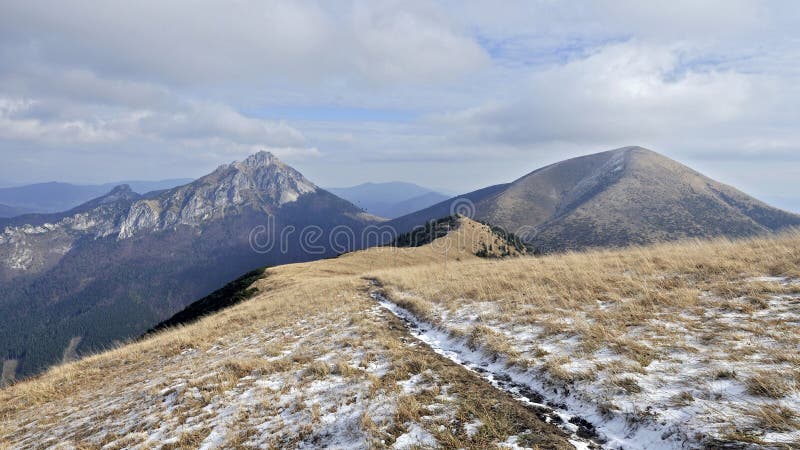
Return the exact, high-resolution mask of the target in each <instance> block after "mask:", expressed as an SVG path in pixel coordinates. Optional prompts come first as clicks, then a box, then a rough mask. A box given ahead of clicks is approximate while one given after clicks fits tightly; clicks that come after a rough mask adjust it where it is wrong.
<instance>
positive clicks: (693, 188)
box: [389, 146, 800, 252]
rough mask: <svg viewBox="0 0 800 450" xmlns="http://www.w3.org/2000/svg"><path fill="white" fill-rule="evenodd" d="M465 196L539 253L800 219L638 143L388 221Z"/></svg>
mask: <svg viewBox="0 0 800 450" xmlns="http://www.w3.org/2000/svg"><path fill="white" fill-rule="evenodd" d="M459 200H462V201H463V200H468V201H469V202H471V204H470V205H469V208H471V209H472V211H471V212H472V213H473V215H472V216H471V217H473V218H475V219H478V220H481V221H485V222H488V223H492V224H493V225H497V226H500V227H502V228H504V229H506V230H507V231H509V232H512V233H514V234H516V235H518V236H523V237H524V238H525V239H526V241H527V242H528V243H530V244H532V245H533V246H534V247H535V248H537V250H538V251H540V252H541V251H545V252H548V251H561V250H581V249H585V248H588V247H602V246H624V245H631V244H647V243H652V242H658V241H666V240H676V239H683V238H697V237H699V238H705V237H715V236H728V237H740V236H752V235H755V234H760V233H768V232H775V231H779V230H781V229H784V228H787V227H790V226H800V216H797V215H794V214H791V213H788V212H785V211H781V210H778V209H777V208H773V207H771V206H769V205H766V204H764V203H763V202H760V201H758V200H756V199H754V198H752V197H750V196H748V195H746V194H744V193H742V192H740V191H738V190H736V189H735V188H732V187H730V186H727V185H724V184H722V183H719V182H717V181H715V180H712V179H710V178H708V177H706V176H704V175H702V174H700V173H699V172H697V171H695V170H693V169H691V168H689V167H687V166H685V165H683V164H680V163H678V162H676V161H674V160H671V159H669V158H667V157H665V156H663V155H661V154H659V153H656V152H654V151H652V150H649V149H646V148H643V147H637V146H631V147H622V148H619V149H614V150H609V151H606V152H601V153H595V154H591V155H585V156H579V157H576V158H571V159H568V160H564V161H561V162H558V163H554V164H550V165H548V166H545V167H542V168H539V169H537V170H534V171H533V172H530V173H528V174H526V175H524V176H522V177H520V178H518V179H516V180H515V181H513V182H511V183H508V184H504V185H496V186H492V187H489V188H484V189H481V190H478V191H473V192H470V193H467V194H465V195H463V196H459V197H455V198H453V199H450V200H448V201H445V202H441V203H439V204H437V205H434V206H432V207H430V208H428V209H426V210H422V211H419V212H416V213H412V214H410V215H408V216H404V217H401V218H398V219H395V220H394V221H391V222H389V225H392V226H395V227H397V229H398V230H399V231H400V232H402V231H406V230H408V229H410V227H414V226H418V225H419V224H422V223H424V222H425V221H427V220H432V219H436V218H438V217H441V216H443V215H446V214H449V213H451V212H452V211H450V209H452V208H451V207H452V206H453V205H454V204H456V203H458V202H459ZM712 212H713V213H712Z"/></svg>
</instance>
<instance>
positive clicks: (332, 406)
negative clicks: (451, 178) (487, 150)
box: [0, 219, 800, 449]
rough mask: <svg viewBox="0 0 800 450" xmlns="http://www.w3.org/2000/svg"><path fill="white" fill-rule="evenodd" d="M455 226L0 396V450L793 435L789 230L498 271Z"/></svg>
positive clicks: (517, 263) (795, 263)
mask: <svg viewBox="0 0 800 450" xmlns="http://www.w3.org/2000/svg"><path fill="white" fill-rule="evenodd" d="M459 223H460V226H458V227H456V229H455V230H454V231H451V232H450V234H448V235H447V236H446V237H442V238H439V239H437V240H435V241H433V242H432V243H430V244H427V245H424V246H421V247H412V248H392V247H383V248H375V249H370V250H366V251H361V252H357V253H352V254H348V255H344V256H341V257H339V258H335V259H329V260H323V261H317V262H312V263H304V264H294V265H286V266H279V267H274V268H270V269H268V270H267V271H266V272H265V273H264V277H263V278H262V279H260V280H258V281H256V283H255V284H254V287H257V288H258V289H259V292H258V294H257V295H256V296H254V297H253V298H251V299H250V300H247V301H245V302H243V303H240V304H238V305H237V306H234V307H232V308H230V309H227V310H224V311H222V312H220V313H217V314H215V315H213V316H210V317H207V318H205V319H202V320H201V321H199V322H197V323H195V324H192V325H188V326H185V327H182V328H178V329H172V330H167V331H164V332H161V333H159V334H156V335H154V336H152V337H149V338H147V339H144V340H141V341H139V342H135V343H131V344H128V345H125V346H121V347H119V348H116V349H113V350H110V351H108V352H105V353H102V354H99V355H96V356H92V357H89V358H85V359H83V360H80V361H76V362H73V363H69V364H66V365H62V366H58V367H55V368H52V369H50V370H49V371H48V372H46V373H45V374H44V375H42V376H40V377H38V378H36V379H33V380H29V381H24V382H20V383H18V384H15V385H13V386H11V387H9V388H6V389H4V390H2V391H0V419H1V420H0V436H2V438H0V442H2V443H3V444H4V445H6V447H7V448H28V447H30V448H38V447H47V446H52V445H56V444H60V445H61V446H62V447H63V448H75V447H77V448H162V449H168V448H187V449H188V448H207V449H208V448H253V447H270V446H271V447H275V448H285V447H289V448H316V447H322V446H329V447H338V448H351V447H372V448H384V447H389V448H391V447H393V448H420V447H421V448H430V447H444V448H492V447H498V446H499V447H507V448H520V447H522V448H526V447H527V448H572V447H578V448H592V447H594V446H598V445H602V446H604V447H608V448H615V446H617V445H624V446H625V448H680V447H681V446H684V445H690V446H703V445H705V446H712V445H718V446H721V445H728V444H731V445H732V444H734V443H736V444H740V445H745V446H746V445H757V444H762V443H770V444H772V445H773V446H776V447H781V446H782V447H785V448H789V447H790V446H791V445H793V444H792V443H796V442H798V441H799V440H800V423H799V422H798V421H800V417H798V412H797V411H798V410H800V393H799V392H798V387H800V359H798V353H797V349H798V348H799V347H800V330H798V327H800V234H785V235H782V236H780V237H774V238H762V239H752V240H746V241H738V242H730V241H714V242H685V243H680V244H670V245H661V246H655V247H646V248H631V249H625V250H619V251H597V252H591V253H574V254H563V255H552V256H546V257H533V256H511V257H506V258H503V259H498V258H494V257H491V256H492V255H491V254H489V255H487V256H489V257H484V258H481V257H478V256H476V253H481V250H484V249H492V251H493V252H494V251H495V250H499V249H500V248H501V247H502V246H503V245H504V242H503V240H502V239H500V238H499V237H498V236H496V235H493V234H492V233H491V232H490V230H489V229H488V227H486V226H483V225H480V224H477V223H475V222H471V221H469V220H466V219H459ZM484 253H485V252H484ZM494 253H495V254H500V253H499V252H494ZM482 254H483V253H482ZM398 317H399V318H398ZM1 446H2V445H0V447H1ZM415 446H416V447H415Z"/></svg>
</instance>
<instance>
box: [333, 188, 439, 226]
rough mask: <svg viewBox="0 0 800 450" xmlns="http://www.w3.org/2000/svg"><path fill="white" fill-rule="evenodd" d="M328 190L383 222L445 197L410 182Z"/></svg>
mask: <svg viewBox="0 0 800 450" xmlns="http://www.w3.org/2000/svg"><path fill="white" fill-rule="evenodd" d="M328 191H330V192H332V193H333V194H336V195H338V196H339V197H342V198H343V199H345V200H348V201H350V202H351V203H353V204H354V205H356V206H358V207H360V208H362V209H364V210H365V211H366V212H368V213H370V214H374V215H376V216H379V217H385V218H387V219H394V218H396V217H400V216H404V215H406V214H410V213H412V212H414V211H419V210H420V209H423V208H427V207H429V206H431V205H435V204H436V203H439V202H441V201H443V200H447V198H448V196H447V195H444V194H441V193H439V192H436V191H434V190H432V189H428V188H425V187H422V186H418V185H416V184H413V183H404V182H400V181H394V182H389V183H364V184H359V185H358V186H353V187H347V188H328Z"/></svg>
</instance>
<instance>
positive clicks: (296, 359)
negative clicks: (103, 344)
mask: <svg viewBox="0 0 800 450" xmlns="http://www.w3.org/2000/svg"><path fill="white" fill-rule="evenodd" d="M352 301H353V302H358V300H356V299H353V300H352ZM361 303H363V305H364V307H363V309H360V310H359V309H358V308H357V307H354V308H353V309H354V311H355V314H353V311H342V310H341V309H340V310H337V309H336V308H334V310H333V311H332V312H330V311H329V312H316V311H315V312H311V313H309V314H308V315H307V316H306V317H305V318H304V319H302V320H299V321H298V322H297V323H296V324H293V325H288V326H286V325H284V326H262V327H260V328H256V329H254V330H250V329H248V330H247V331H246V332H241V330H236V329H234V328H233V327H231V328H230V329H231V333H229V334H223V335H222V336H221V337H220V338H219V339H217V340H215V341H212V342H210V345H207V346H191V345H190V346H189V348H186V349H183V350H182V351H178V352H175V354H173V355H163V356H162V357H160V358H158V359H149V358H148V359H146V360H144V361H143V363H144V364H143V365H140V364H139V363H138V362H137V363H133V362H132V361H133V360H134V359H135V358H136V357H134V356H131V361H126V360H120V361H117V362H115V363H113V364H112V366H111V367H113V370H112V372H111V373H109V374H108V377H107V379H106V380H105V382H103V383H102V384H101V386H99V387H95V386H87V388H86V389H80V390H78V391H77V392H76V393H75V394H73V395H69V396H67V397H66V399H64V400H58V401H52V402H47V403H44V404H42V405H38V406H36V407H32V408H24V409H20V410H19V411H17V412H16V413H15V414H10V415H9V416H8V418H7V419H8V420H7V421H6V422H5V423H3V424H0V425H2V426H0V448H4V447H3V444H6V445H8V448H13V449H16V448H57V449H73V448H102V449H122V448H125V449H176V448H199V449H203V450H211V449H217V448H308V449H315V448H339V449H351V448H394V449H409V450H410V449H417V448H440V447H442V446H447V445H448V444H446V443H447V442H449V443H450V445H453V444H454V443H456V442H460V443H461V444H459V445H458V446H459V447H464V448H487V447H496V446H497V445H498V444H501V443H511V442H517V443H519V444H520V445H523V444H524V443H526V442H528V443H531V442H536V439H540V438H543V439H545V440H544V441H543V442H555V443H556V444H557V445H546V447H547V448H568V444H567V441H566V440H565V439H564V438H563V437H561V436H558V433H557V430H555V429H553V430H549V431H548V433H550V434H548V435H546V436H544V437H542V436H541V435H539V436H538V437H537V436H533V435H526V434H525V433H524V431H525V430H516V431H515V427H516V428H519V425H521V424H524V423H525V422H524V421H521V420H517V419H515V418H514V417H513V416H512V417H504V416H503V415H504V414H505V411H507V408H506V407H503V406H502V405H503V402H507V403H508V404H513V400H511V399H503V398H502V396H501V397H498V398H493V397H492V395H488V396H486V395H484V396H478V397H479V398H480V399H481V401H486V404H480V403H476V402H475V400H474V397H476V394H474V392H475V389H476V386H475V385H474V384H473V383H475V382H476V380H477V379H474V380H473V379H471V377H464V376H462V375H457V374H458V373H460V371H461V369H460V368H458V366H455V365H452V364H449V365H448V363H446V362H445V361H444V360H441V359H440V358H438V357H437V356H436V355H435V354H434V353H433V352H430V351H429V350H427V349H424V348H422V347H420V343H419V342H418V341H416V340H414V339H408V338H407V336H408V333H407V332H406V331H405V329H404V328H403V327H402V326H398V325H390V323H392V322H393V321H394V322H396V319H394V317H393V316H392V314H391V313H390V312H388V311H386V310H385V309H383V308H381V307H380V306H378V305H376V304H374V303H373V302H372V301H371V300H368V297H366V296H364V298H363V299H362V300H361ZM349 306H350V307H353V306H352V305H349ZM355 306H358V304H356V305H355ZM265 322H267V323H268V322H269V320H268V319H267V320H265ZM234 323H235V322H234ZM248 327H249V326H248ZM426 355H427V356H426ZM129 364H130V366H128V367H127V368H126V365H129ZM453 371H455V372H453ZM454 373H455V374H456V375H454ZM482 389H485V390H489V391H491V390H492V388H491V387H489V386H486V387H484V388H482ZM464 393H466V395H464ZM470 396H472V397H470ZM487 405H488V406H487ZM490 406H491V407H493V408H497V410H496V411H493V410H492V409H490ZM521 409H522V410H523V411H524V408H521ZM528 414H529V413H528ZM530 419H531V420H533V421H536V422H538V419H536V418H535V415H533V414H530ZM5 420H6V418H4V421H5ZM486 424H488V426H490V427H496V429H495V428H487V427H486ZM498 424H500V425H498ZM509 424H510V426H509ZM543 427H547V425H543ZM503 430H507V431H503ZM540 430H541V428H540ZM537 433H541V431H537ZM548 436H553V437H552V438H551V437H548ZM531 438H535V439H531ZM546 439H552V440H551V441H547V440H546ZM464 443H466V444H467V445H463V444H464ZM561 443H563V444H561ZM528 446H529V447H531V445H528Z"/></svg>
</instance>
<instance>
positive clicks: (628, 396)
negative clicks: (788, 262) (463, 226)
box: [383, 277, 800, 449]
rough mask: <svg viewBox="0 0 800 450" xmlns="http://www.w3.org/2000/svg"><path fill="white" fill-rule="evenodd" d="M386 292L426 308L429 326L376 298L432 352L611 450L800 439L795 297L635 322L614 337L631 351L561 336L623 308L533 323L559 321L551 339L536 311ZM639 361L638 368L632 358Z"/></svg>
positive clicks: (799, 307)
mask: <svg viewBox="0 0 800 450" xmlns="http://www.w3.org/2000/svg"><path fill="white" fill-rule="evenodd" d="M745 282H748V283H779V284H781V285H782V286H784V287H786V286H793V285H796V284H797V283H798V281H797V280H789V279H784V278H779V277H769V278H767V277H761V278H754V279H748V280H745ZM390 294H391V295H390V298H394V299H401V301H400V302H399V303H401V304H402V303H408V300H409V299H412V300H413V303H414V304H417V305H419V304H423V305H425V308H426V311H427V313H428V317H429V320H431V319H430V318H432V320H431V322H433V323H435V325H431V324H430V323H426V322H425V321H424V320H423V319H422V318H421V317H415V316H414V315H413V314H412V313H411V312H409V311H408V310H405V309H403V308H401V307H399V306H397V305H396V304H394V303H391V302H383V304H384V305H385V306H387V307H389V308H390V309H391V310H392V311H393V312H394V313H396V314H398V315H399V316H402V317H404V318H406V319H407V320H410V321H412V322H413V323H416V324H417V325H418V326H419V328H420V329H421V330H422V332H421V333H420V334H421V336H420V338H421V339H423V340H424V341H426V342H427V343H428V344H429V345H431V346H432V347H433V348H434V349H436V350H437V351H439V352H441V353H442V354H444V355H446V356H448V357H450V358H451V359H453V360H454V361H457V362H460V363H464V364H466V365H467V366H472V367H483V368H485V369H487V370H489V371H490V373H491V374H497V373H501V374H504V375H506V376H508V377H510V378H511V379H513V381H514V382H515V383H519V384H522V385H525V386H528V387H530V388H531V389H533V390H535V391H536V392H538V393H541V394H543V396H544V398H545V399H546V400H549V403H550V404H551V405H553V404H555V405H559V406H560V407H561V408H562V409H561V411H563V412H564V413H565V414H566V415H575V416H579V417H581V418H584V419H586V420H588V421H589V422H590V423H591V424H592V425H594V426H596V428H597V431H598V433H599V434H600V435H601V436H602V438H604V439H605V440H606V443H605V445H604V446H606V447H608V448H618V447H619V448H626V449H637V448H638V449H659V448H666V449H674V448H685V446H687V445H690V446H697V445H713V444H714V443H721V442H731V441H738V442H740V443H742V442H750V443H751V444H752V445H772V446H781V445H783V446H787V445H798V444H799V443H800V422H798V420H800V390H799V388H800V367H798V351H800V349H798V347H797V346H796V342H797V339H798V337H800V294H782V295H773V296H771V297H770V298H769V299H768V300H765V301H764V302H763V303H762V304H760V305H759V307H758V308H755V309H754V308H752V307H750V305H748V303H749V302H750V300H749V299H747V298H744V297H742V298H739V299H736V300H733V301H731V302H728V303H726V304H725V307H724V308H723V307H720V308H707V309H705V310H704V313H703V314H700V315H698V314H696V313H695V312H693V311H692V312H690V311H686V312H683V313H680V314H674V315H672V316H670V315H667V314H664V315H659V317H657V318H654V319H653V320H650V321H649V322H647V323H637V324H631V326H629V327H628V329H627V330H626V332H625V335H624V336H622V339H616V340H615V341H616V342H619V341H620V340H622V341H623V342H630V345H632V346H634V350H635V351H620V349H618V348H613V347H610V346H603V345H600V346H598V347H597V348H591V349H587V348H586V343H585V342H584V339H583V337H582V336H581V335H579V334H577V333H574V332H570V331H569V329H570V328H573V327H574V328H578V327H585V326H586V324H591V323H592V322H593V320H594V318H593V315H594V314H597V313H598V312H599V311H600V312H605V311H608V310H609V309H613V308H616V307H618V306H619V303H603V302H600V301H598V302H597V305H596V308H587V309H585V310H583V311H569V312H565V313H564V314H562V315H560V317H539V318H540V319H541V320H542V321H543V322H544V321H548V320H550V321H553V320H558V321H560V322H562V323H563V324H564V325H565V327H564V331H563V332H558V333H554V332H552V330H546V327H543V326H539V325H537V324H535V323H530V320H529V318H530V317H531V316H536V312H535V311H517V313H518V314H516V315H509V314H507V313H503V312H501V311H499V309H498V308H499V306H498V304H496V303H492V302H487V301H479V300H471V299H467V298H461V299H459V300H458V301H457V302H456V303H457V304H458V307H455V308H454V307H453V305H452V304H449V305H447V307H445V306H444V305H441V304H438V303H437V302H436V301H435V299H434V300H433V301H430V300H429V299H424V298H422V297H420V296H418V295H416V294H414V293H413V292H407V291H394V292H391V293H390ZM703 295H704V296H710V295H711V294H708V293H706V294H703ZM738 303H741V305H739V304H738ZM523 318H524V319H523ZM475 330H480V335H482V336H485V335H489V336H491V337H492V338H493V339H497V338H499V339H500V340H501V341H503V344H504V345H505V344H507V347H502V348H507V349H508V350H507V351H506V354H503V352H497V351H493V350H492V349H490V348H488V347H487V346H482V345H481V342H482V341H480V339H478V340H474V339H473V340H471V339H470V336H471V335H474V334H475ZM498 353H499V354H498ZM509 353H510V354H509ZM639 354H641V355H642V359H645V360H636V359H634V357H633V356H635V355H639ZM774 374H780V376H777V377H776V376H773V375H774ZM509 445H511V443H509ZM745 445H746V444H745Z"/></svg>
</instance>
